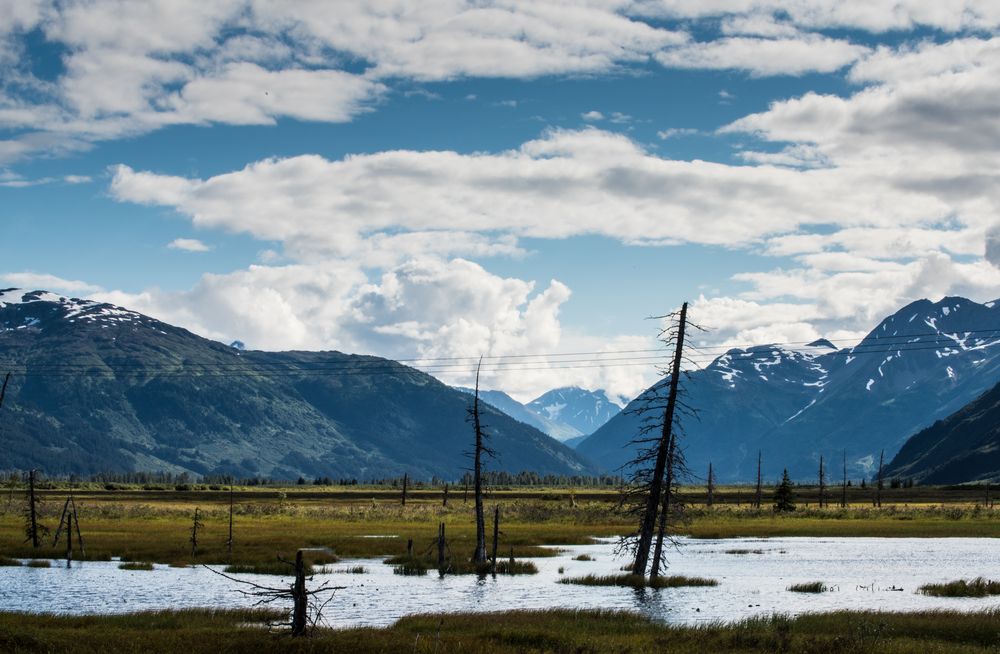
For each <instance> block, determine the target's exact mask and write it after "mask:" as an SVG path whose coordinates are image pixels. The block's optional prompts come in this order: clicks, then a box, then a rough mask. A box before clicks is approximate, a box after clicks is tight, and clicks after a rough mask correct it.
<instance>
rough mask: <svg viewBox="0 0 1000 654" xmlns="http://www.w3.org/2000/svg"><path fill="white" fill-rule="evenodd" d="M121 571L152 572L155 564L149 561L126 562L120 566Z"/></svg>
mask: <svg viewBox="0 0 1000 654" xmlns="http://www.w3.org/2000/svg"><path fill="white" fill-rule="evenodd" d="M118 569H119V570H146V571H148V570H152V569H153V564H152V563H150V562H149V561H124V562H122V563H119V564H118Z"/></svg>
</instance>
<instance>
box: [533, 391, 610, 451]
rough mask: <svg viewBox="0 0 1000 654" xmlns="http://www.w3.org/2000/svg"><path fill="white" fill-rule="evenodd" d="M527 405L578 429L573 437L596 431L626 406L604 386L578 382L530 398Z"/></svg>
mask: <svg viewBox="0 0 1000 654" xmlns="http://www.w3.org/2000/svg"><path fill="white" fill-rule="evenodd" d="M527 407H528V408H529V409H531V410H533V411H534V412H535V413H537V414H538V415H541V416H544V417H545V418H548V419H549V420H550V421H552V422H555V423H558V424H561V425H565V426H566V427H569V428H571V429H573V430H575V431H576V433H575V434H574V435H573V436H572V437H576V436H586V435H589V434H592V433H594V432H595V431H597V429H598V428H599V427H601V426H603V425H604V423H606V422H607V421H608V420H611V418H613V417H614V416H615V415H616V414H617V413H618V412H619V411H621V410H622V407H621V405H619V404H617V403H615V402H614V401H613V400H611V398H609V397H608V395H607V393H605V392H604V391H603V390H596V391H588V390H586V389H583V388H579V387H576V386H567V387H565V388H556V389H553V390H551V391H548V392H547V393H543V394H542V395H540V396H539V397H537V398H535V399H534V400H532V401H531V402H529V403H528V404H527ZM572 437H570V438H572ZM563 440H565V439H563Z"/></svg>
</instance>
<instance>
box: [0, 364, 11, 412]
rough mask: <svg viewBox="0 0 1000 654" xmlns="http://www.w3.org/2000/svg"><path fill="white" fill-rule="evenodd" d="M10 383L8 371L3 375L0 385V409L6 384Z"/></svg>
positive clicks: (4, 395) (5, 394) (5, 391)
mask: <svg viewBox="0 0 1000 654" xmlns="http://www.w3.org/2000/svg"><path fill="white" fill-rule="evenodd" d="M9 383H10V373H9V372H8V373H7V374H6V375H4V378H3V386H2V387H0V409H2V408H3V398H4V397H6V396H7V384H9Z"/></svg>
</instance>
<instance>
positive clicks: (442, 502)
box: [441, 484, 448, 506]
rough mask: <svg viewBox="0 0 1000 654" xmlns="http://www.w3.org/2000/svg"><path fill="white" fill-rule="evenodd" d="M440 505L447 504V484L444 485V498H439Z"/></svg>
mask: <svg viewBox="0 0 1000 654" xmlns="http://www.w3.org/2000/svg"><path fill="white" fill-rule="evenodd" d="M441 506H448V484H445V485H444V499H442V500H441Z"/></svg>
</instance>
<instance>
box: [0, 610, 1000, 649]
mask: <svg viewBox="0 0 1000 654" xmlns="http://www.w3.org/2000/svg"><path fill="white" fill-rule="evenodd" d="M282 617H283V614H281V613H279V612H275V611H261V610H249V609H244V610H228V611H211V610H186V611H160V612H151V613H138V614H126V615H101V616H79V617H70V616H53V615H39V614H15V613H0V650H3V651H12V652H19V653H21V654H33V653H35V652H69V651H72V652H80V653H82V654H97V653H101V654H104V653H108V654H119V653H122V654H124V653H129V654H132V653H136V652H150V653H153V654H159V653H161V652H185V654H208V653H212V654H215V653H221V654H230V653H233V654H235V653H236V652H247V651H253V652H255V654H270V653H272V652H273V653H279V652H281V653H283V652H296V653H300V652H327V651H338V652H352V653H356V654H374V653H376V652H379V653H384V652H414V653H418V654H431V653H432V652H438V653H440V652H461V651H464V652H477V653H479V654H514V653H522V652H538V653H541V652H552V653H558V654H570V653H585V654H596V653H598V652H632V653H635V654H640V653H652V652H669V653H671V654H694V653H702V652H718V653H721V654H728V653H734V654H735V653H742V654H765V653H767V654H770V653H772V652H808V653H817V654H818V653H824V654H841V653H843V654H850V653H854V652H879V654H926V653H927V652H963V653H965V654H986V653H987V652H995V651H996V649H995V648H996V625H997V621H998V620H1000V611H996V610H992V611H983V612H977V613H961V612H953V611H952V612H949V611H931V612H920V613H888V612H885V613H883V612H848V611H839V612H834V613H818V614H808V615H803V616H799V617H796V618H790V617H786V616H782V615H773V616H763V617H759V618H751V619H747V620H742V621H739V622H735V623H732V624H725V625H723V624H717V623H709V624H705V625H699V626H672V625H665V624H659V623H655V622H653V621H651V620H649V619H648V618H645V617H643V616H640V615H637V614H634V613H626V612H616V611H566V610H553V611H509V612H504V613H475V614H427V615H415V616H408V617H404V618H402V619H400V620H399V621H398V622H396V623H395V624H394V625H392V626H391V627H385V628H351V629H343V630H332V629H317V630H315V631H314V632H313V633H312V634H311V636H310V637H309V638H306V639H293V638H291V637H289V636H288V635H287V634H285V633H278V632H274V631H269V630H267V629H263V628H261V627H263V626H265V625H266V624H268V623H270V622H273V621H275V620H278V619H280V618H282Z"/></svg>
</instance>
